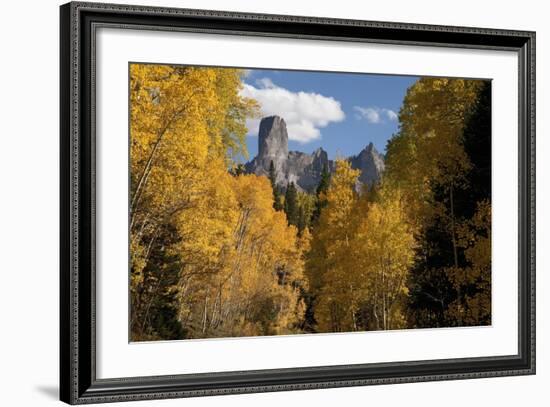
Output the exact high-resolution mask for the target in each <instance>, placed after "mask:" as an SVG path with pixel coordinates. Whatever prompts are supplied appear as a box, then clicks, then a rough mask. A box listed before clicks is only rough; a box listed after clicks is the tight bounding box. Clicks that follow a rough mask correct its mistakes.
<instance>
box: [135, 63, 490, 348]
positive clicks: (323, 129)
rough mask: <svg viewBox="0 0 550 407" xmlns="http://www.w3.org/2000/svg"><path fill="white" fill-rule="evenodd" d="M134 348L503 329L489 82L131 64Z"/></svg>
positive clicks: (452, 78) (384, 75)
mask: <svg viewBox="0 0 550 407" xmlns="http://www.w3.org/2000/svg"><path fill="white" fill-rule="evenodd" d="M128 93H129V95H128V98H129V110H130V111H129V112H128V120H129V126H128V127H129V167H130V168H129V194H128V195H129V196H128V208H129V211H128V212H129V213H128V217H129V218H128V225H129V231H128V236H129V248H128V259H129V265H128V273H129V277H128V281H129V283H128V285H129V288H128V289H129V298H130V310H129V316H128V318H129V321H128V325H129V328H128V329H129V340H130V342H147V341H161V340H162V341H170V340H191V339H209V338H229V337H257V336H272V335H300V334H302V335H303V334H308V335H311V334H318V333H319V334H333V333H351V332H365V331H380V330H385V331H386V330H403V329H424V328H430V329H435V328H455V327H472V326H476V327H480V326H490V325H491V323H492V318H491V316H492V314H491V298H492V297H491V288H492V279H491V270H492V268H491V219H492V217H491V208H492V205H491V185H492V184H491V182H492V179H491V137H492V134H491V119H492V118H491V103H492V81H491V80H490V79H487V78H460V77H433V76H421V75H419V76H411V75H407V76H401V75H388V74H378V73H376V72H374V73H359V72H324V71H302V70H281V69H266V68H261V69H260V68H250V67H221V66H196V65H185V64H181V65H174V64H162V63H149V62H129V64H128Z"/></svg>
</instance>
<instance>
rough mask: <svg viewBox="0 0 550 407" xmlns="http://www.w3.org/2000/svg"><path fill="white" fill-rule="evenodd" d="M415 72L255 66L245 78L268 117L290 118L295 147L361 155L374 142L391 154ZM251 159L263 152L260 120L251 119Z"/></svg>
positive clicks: (333, 154) (247, 92)
mask: <svg viewBox="0 0 550 407" xmlns="http://www.w3.org/2000/svg"><path fill="white" fill-rule="evenodd" d="M417 79H418V78H417V77H412V76H393V75H371V74H350V73H328V72H306V71H281V70H263V69H253V70H248V71H247V76H246V77H245V78H244V80H243V82H244V91H243V94H244V95H245V96H249V97H254V98H255V99H256V100H258V101H259V103H260V105H261V109H262V111H263V112H262V113H263V114H264V115H270V114H278V115H280V116H282V117H283V118H284V119H285V121H286V122H287V128H288V131H289V150H298V151H303V152H306V153H310V152H313V151H314V150H315V149H317V148H318V147H322V148H323V149H325V150H326V151H327V152H328V155H329V158H331V159H333V158H335V157H336V156H338V155H340V156H346V157H347V156H350V155H353V154H357V153H359V152H360V151H361V149H363V148H364V147H365V146H366V145H368V144H369V143H370V142H372V143H374V145H375V147H376V149H377V150H378V151H380V152H385V147H386V142H387V141H388V139H389V138H390V137H391V136H392V134H394V133H395V132H396V131H397V129H398V120H397V114H398V113H399V109H400V107H401V104H402V102H403V98H404V96H405V93H406V91H407V88H408V87H409V86H411V85H412V84H413V83H414V82H415V81H416V80H417ZM247 124H248V127H249V134H248V136H247V146H248V151H249V154H250V158H252V157H254V156H255V155H256V154H257V151H258V137H257V134H258V124H259V121H258V120H251V121H249V122H248V123H247Z"/></svg>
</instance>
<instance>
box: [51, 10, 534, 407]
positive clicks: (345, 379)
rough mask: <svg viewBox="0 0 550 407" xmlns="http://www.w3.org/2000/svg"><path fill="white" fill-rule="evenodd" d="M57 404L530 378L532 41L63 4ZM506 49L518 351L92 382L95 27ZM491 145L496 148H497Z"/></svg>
mask: <svg viewBox="0 0 550 407" xmlns="http://www.w3.org/2000/svg"><path fill="white" fill-rule="evenodd" d="M60 23H61V30H60V34H61V35H60V37H61V38H60V104H61V106H60V121H61V124H60V128H61V134H60V149H61V152H60V154H61V165H60V184H61V187H60V190H61V195H60V200H61V204H60V215H61V224H60V235H61V236H60V239H61V240H60V295H61V299H60V398H61V400H62V401H64V402H67V403H70V404H84V403H99V402H116V401H125V400H144V399H162V398H175V397H191V396H207V395H220V394H233V393H251V392H268V391H281V390H299V389H318V388H328V387H341V386H358V385H371V384H388V383H404V382H416V381H430V380H450V379H470V378H477V377H493V376H509V375H527V374H534V373H535V33H534V32H526V31H511V30H500V29H498V30H497V29H481V28H469V27H449V26H433V25H418V24H404V23H391V22H374V21H356V20H339V19H329V18H312V17H296V16H282V15H262V14H247V13H232V12H222V11H206V10H188V9H173V8H156V7H143V6H129V5H114V4H96V3H81V2H72V3H68V4H65V5H62V6H61V7H60ZM102 26H103V27H104V26H115V27H124V28H127V29H132V30H173V31H191V32H203V33H218V34H220V33H221V34H232V35H235V34H237V35H250V36H264V37H287V38H301V39H323V40H331V41H358V42H374V43H382V44H404V45H415V46H438V47H453V48H469V49H482V50H508V51H515V52H517V53H518V56H519V105H518V109H519V139H518V143H519V168H518V179H519V191H518V198H517V199H518V200H519V225H518V226H519V236H518V244H519V264H518V273H519V285H518V298H519V310H518V311H519V327H518V333H519V338H518V341H519V352H518V354H515V355H508V356H499V357H475V358H466V359H445V360H431V361H430V360H421V361H414V362H391V363H375V364H362V365H361V364H357V365H347V366H343V365H339V366H324V367H302V368H288V369H276V370H256V371H240V372H230V373H214V372H213V373H204V374H186V375H176V376H173V375H171V376H154V377H131V378H113V379H97V378H96V343H95V329H96V325H95V324H96V321H95V298H96V297H95V296H96V292H95V257H94V256H95V198H94V197H95V196H94V194H95V160H96V156H95V134H94V131H95V123H94V120H95V119H94V114H95V98H94V96H95V95H94V91H95V70H94V63H95V55H94V52H95V49H94V35H95V30H96V28H97V27H102ZM496 142H498V140H497V141H496Z"/></svg>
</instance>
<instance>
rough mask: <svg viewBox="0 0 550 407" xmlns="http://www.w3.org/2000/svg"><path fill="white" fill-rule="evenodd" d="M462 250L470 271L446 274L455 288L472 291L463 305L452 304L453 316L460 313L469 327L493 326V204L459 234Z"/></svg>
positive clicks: (480, 209) (486, 205)
mask: <svg viewBox="0 0 550 407" xmlns="http://www.w3.org/2000/svg"><path fill="white" fill-rule="evenodd" d="M458 236H459V246H460V247H461V248H462V249H464V255H465V257H466V261H467V263H468V266H467V267H463V268H458V269H450V270H448V271H447V273H448V275H449V278H450V280H451V282H452V283H453V285H454V287H455V288H458V287H460V286H462V287H470V289H469V290H468V292H467V293H466V294H465V299H464V301H461V302H457V301H455V303H453V304H451V306H450V307H449V309H450V311H449V312H450V315H451V316H453V317H455V318H456V317H457V315H455V313H456V312H457V310H458V311H459V312H460V313H461V315H460V317H461V319H462V321H463V322H464V323H465V324H467V325H476V324H480V323H486V324H489V323H491V204H490V202H489V201H487V200H484V201H481V202H479V203H478V208H477V211H476V213H475V214H474V216H473V217H472V219H469V220H467V221H465V222H464V223H463V224H461V225H460V227H459V230H458Z"/></svg>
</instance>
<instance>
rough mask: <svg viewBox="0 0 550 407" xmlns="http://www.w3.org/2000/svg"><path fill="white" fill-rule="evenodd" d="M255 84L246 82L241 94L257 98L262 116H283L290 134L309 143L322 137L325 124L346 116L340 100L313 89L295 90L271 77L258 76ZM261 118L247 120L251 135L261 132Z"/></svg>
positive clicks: (292, 137) (302, 141) (289, 136)
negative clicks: (314, 91) (306, 90)
mask: <svg viewBox="0 0 550 407" xmlns="http://www.w3.org/2000/svg"><path fill="white" fill-rule="evenodd" d="M256 85H257V86H258V87H254V86H252V85H249V84H247V83H244V84H243V89H242V90H241V95H242V96H245V97H249V98H253V99H256V100H257V101H258V103H259V104H260V108H261V114H262V116H271V115H278V116H281V117H282V118H283V119H284V120H285V122H286V125H287V129H288V138H289V139H290V140H294V141H298V142H300V143H308V142H310V141H313V140H318V139H319V138H321V130H320V129H321V128H323V127H326V126H328V125H329V124H330V123H332V122H340V121H342V120H344V118H345V117H346V116H345V114H344V112H343V110H342V107H341V104H340V102H339V101H337V100H336V99H334V98H332V97H327V96H323V95H320V94H318V93H312V92H292V91H290V90H288V89H285V88H282V87H280V86H278V85H276V84H274V83H273V81H272V80H271V79H269V78H261V79H258V80H256ZM259 122H260V120H259V119H254V120H249V121H248V122H247V126H248V132H249V134H250V135H257V134H258V128H259Z"/></svg>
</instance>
